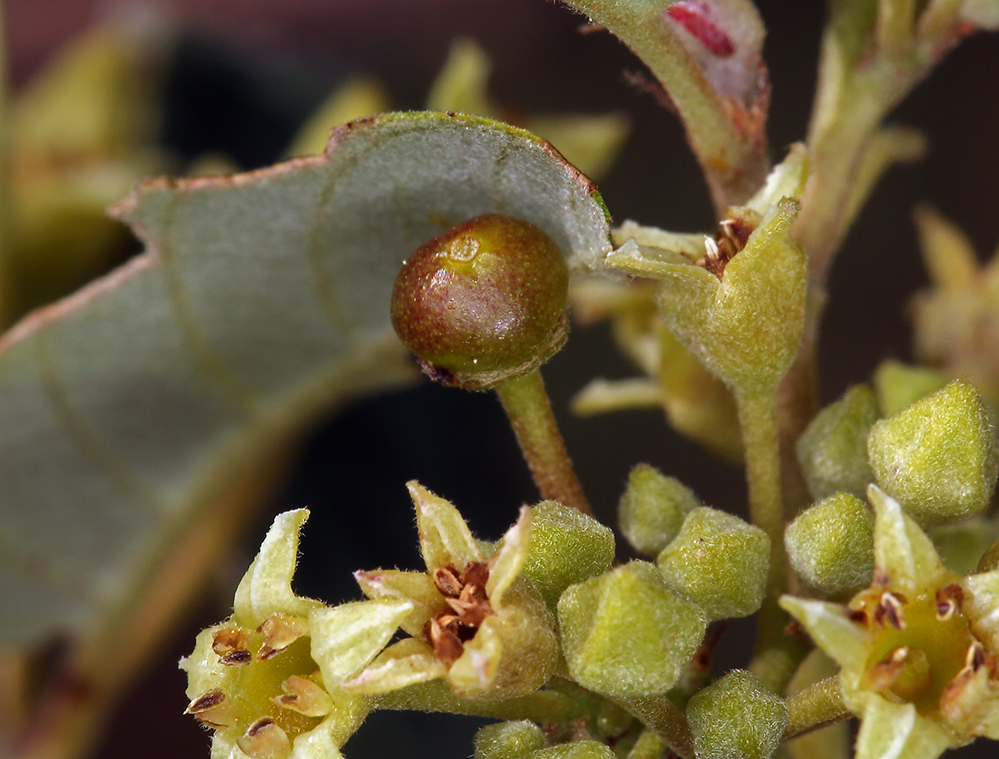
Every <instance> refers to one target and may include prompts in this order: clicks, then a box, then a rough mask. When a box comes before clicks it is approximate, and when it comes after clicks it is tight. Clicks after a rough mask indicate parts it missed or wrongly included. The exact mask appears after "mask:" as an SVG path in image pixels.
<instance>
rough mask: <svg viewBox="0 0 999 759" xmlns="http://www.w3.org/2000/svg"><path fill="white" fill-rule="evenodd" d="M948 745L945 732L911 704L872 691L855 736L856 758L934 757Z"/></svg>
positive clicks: (947, 736)
mask: <svg viewBox="0 0 999 759" xmlns="http://www.w3.org/2000/svg"><path fill="white" fill-rule="evenodd" d="M951 745H952V739H951V738H950V736H949V735H948V734H947V732H946V731H945V730H944V729H943V728H942V727H940V726H938V725H937V724H936V723H934V722H931V721H930V720H928V719H926V718H924V717H922V716H920V715H919V714H918V713H917V712H916V707H915V706H913V705H912V704H893V703H891V702H890V701H887V700H886V699H884V698H881V697H880V696H875V695H873V694H872V695H871V697H870V698H869V699H868V702H867V708H866V709H864V715H863V722H862V723H861V725H860V732H859V733H858V735H857V752H856V759H935V758H936V757H938V756H940V754H942V753H943V752H944V751H945V750H946V749H947V748H950V747H951Z"/></svg>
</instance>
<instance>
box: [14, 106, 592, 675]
mask: <svg viewBox="0 0 999 759" xmlns="http://www.w3.org/2000/svg"><path fill="white" fill-rule="evenodd" d="M485 212H500V213H505V214H510V215H513V216H519V217H522V218H525V219H528V220H530V221H531V222H533V223H535V224H537V225H538V226H540V227H542V228H544V229H545V230H546V231H547V232H548V233H549V234H550V235H551V236H552V237H553V238H554V239H555V240H556V241H557V242H558V243H559V245H560V246H561V248H562V249H563V251H565V252H566V254H567V255H568V256H569V257H570V262H571V264H572V265H574V266H575V267H576V268H587V267H599V266H602V260H603V257H604V255H605V254H606V253H607V252H608V251H609V250H610V249H611V243H610V229H609V219H608V217H607V212H606V209H605V207H604V205H603V203H602V201H601V200H600V197H599V195H598V194H597V192H596V189H595V188H594V186H593V185H592V183H590V182H589V180H587V179H586V178H585V177H584V176H582V175H581V174H580V173H579V172H578V171H577V170H575V169H574V168H573V167H572V166H571V165H569V164H568V163H566V162H565V161H564V160H563V159H562V158H561V157H560V156H559V155H558V154H557V153H556V152H555V151H554V150H553V149H552V148H551V146H550V145H548V143H546V142H544V141H543V140H541V139H540V138H538V137H535V136H534V135H532V134H530V133H528V132H525V131H523V130H520V129H515V128H513V127H510V126H508V125H505V124H502V123H500V122H496V121H492V120H488V119H482V118H475V117H467V116H454V115H449V114H442V113H402V114H387V115H384V116H379V117H374V118H370V119H364V120H361V121H357V122H354V123H352V124H348V125H346V126H343V127H339V128H338V129H337V130H336V131H335V132H334V136H333V138H332V139H331V141H330V144H329V146H328V148H327V151H326V153H325V155H323V156H317V157H311V158H304V159H297V160H293V161H289V162H287V163H283V164H279V165H277V166H275V167H273V168H270V169H265V170H262V171H258V172H252V173H248V174H242V175H237V176H233V177H227V178H210V179H194V180H169V179H158V180H152V181H149V182H146V183H144V184H142V185H140V186H139V187H138V188H137V189H136V190H135V191H134V192H133V193H132V194H131V195H130V196H129V197H128V198H127V199H126V200H125V201H123V202H122V203H121V204H119V205H118V206H117V207H116V208H115V209H113V213H114V214H115V215H116V216H117V217H118V218H120V219H123V220H124V221H126V222H128V223H129V224H131V225H132V226H133V228H134V229H135V230H136V232H137V233H138V234H139V236H140V237H141V238H142V240H143V241H144V242H145V244H146V247H147V250H146V252H145V253H144V254H142V255H140V256H138V257H137V258H135V259H134V260H133V261H132V262H131V263H129V264H128V265H126V266H124V267H122V268H121V269H119V270H117V271H116V272H114V273H112V274H111V275H109V276H108V277H106V278H104V279H102V280H100V281H98V282H96V283H94V284H93V285H91V286H90V287H88V288H86V289H85V290H83V291H81V292H80V293H78V294H77V295H75V296H74V297H72V298H70V299H68V300H66V301H63V302H61V303H58V304H56V305H55V306H52V307H50V308H48V309H46V310H43V311H41V312H38V313H37V314H34V315H33V316H31V317H29V318H28V319H26V320H25V321H23V322H22V323H21V324H20V325H19V326H18V327H16V328H15V329H14V330H13V331H12V332H11V333H10V334H9V335H8V336H7V337H6V339H5V340H4V341H3V342H2V343H0V478H2V481H3V483H4V487H3V489H2V491H0V608H2V609H3V615H2V618H3V625H2V630H3V633H2V639H0V641H2V643H4V644H6V645H14V646H22V645H27V644H33V643H38V642H39V641H40V640H42V639H43V638H44V637H45V636H48V635H53V634H66V635H69V636H70V637H71V638H73V639H75V640H76V641H77V642H79V643H80V646H79V648H78V649H76V650H78V651H79V652H80V654H79V655H80V657H81V660H80V662H77V664H78V666H80V667H82V668H83V669H85V670H86V669H94V670H97V669H100V670H101V671H102V676H104V675H105V674H106V672H105V670H106V669H108V668H110V669H114V668H115V667H121V666H126V665H124V664H123V663H122V662H124V661H125V660H128V659H129V656H127V655H124V654H122V653H121V652H122V650H123V647H124V648H129V649H131V648H134V647H135V646H139V648H141V647H142V645H151V641H150V639H151V638H155V634H156V631H157V630H158V629H162V628H161V627H157V626H156V625H157V624H161V625H162V624H165V623H166V621H167V620H168V619H169V617H170V613H171V610H173V609H175V607H176V605H179V604H180V603H182V602H183V601H184V600H185V599H186V598H187V597H189V595H190V591H191V589H192V588H193V587H194V585H195V583H196V582H197V580H198V578H199V577H201V576H202V575H203V574H204V572H205V571H206V568H207V567H208V566H210V565H211V563H212V562H213V560H214V559H215V558H216V556H217V555H219V546H220V544H221V543H223V542H224V541H225V539H226V537H227V536H229V535H231V534H232V533H233V531H234V529H235V528H236V527H237V526H238V525H239V524H241V523H242V522H244V521H245V519H244V518H243V517H242V516H241V513H242V511H241V510H242V504H243V503H245V501H246V500H247V498H246V497H245V496H246V494H247V493H253V492H254V491H255V489H253V488H251V489H249V490H248V491H247V492H246V493H244V492H243V491H242V490H241V486H243V485H245V483H246V482H247V478H248V477H250V476H251V475H256V474H259V473H260V472H261V471H264V470H266V469H268V468H269V467H273V466H274V464H275V462H276V461H277V460H278V459H277V458H276V457H275V454H274V452H275V451H277V450H280V447H281V446H282V444H283V443H285V442H287V441H288V439H289V437H290V436H292V435H294V434H295V433H296V432H297V431H298V430H300V429H301V428H302V427H304V426H305V425H306V424H307V423H308V422H309V421H310V418H311V417H313V416H314V415H316V414H317V413H320V412H325V411H327V410H328V409H329V408H331V407H333V406H335V405H337V404H338V403H341V402H343V400H344V399H345V398H347V397H348V396H353V395H356V394H357V393H359V392H362V391H373V390H377V389H381V388H385V387H388V386H391V385H394V384H398V383H400V382H402V381H404V380H407V379H409V378H410V377H411V376H412V369H411V367H410V364H409V362H408V361H407V360H405V358H404V351H403V349H402V347H401V345H400V344H399V342H398V340H397V339H396V337H395V335H394V333H393V332H392V329H391V326H390V321H389V296H390V292H391V288H392V283H393V280H394V278H395V274H396V271H397V269H398V267H399V265H400V264H401V262H402V261H403V259H404V258H405V257H406V256H407V255H408V254H409V253H410V252H411V251H412V250H414V249H415V248H416V247H417V246H418V245H419V244H420V243H422V242H424V241H425V240H427V239H429V238H431V237H433V236H435V235H436V234H438V233H440V232H441V231H443V230H444V229H446V228H448V227H449V226H451V225H453V224H455V223H457V222H460V221H462V220H464V219H467V218H469V217H472V216H475V215H478V214H481V213H485ZM400 485H401V483H400ZM258 497H259V496H258ZM227 504H228V505H227ZM54 526H57V528H56V529H53V527H54ZM171 561H173V562H174V565H173V566H174V567H175V568H176V569H179V570H180V571H176V572H175V573H174V574H173V575H172V576H171V577H170V578H169V581H168V585H169V590H170V593H169V594H168V595H166V596H158V597H157V598H156V600H155V603H156V608H157V610H158V612H161V613H162V614H161V616H160V617H158V619H160V620H161V622H158V623H154V622H152V621H151V620H145V621H144V622H145V626H144V627H142V634H143V636H146V638H145V639H143V643H142V644H140V643H138V642H137V641H136V640H135V639H134V638H131V637H129V636H130V635H132V634H133V633H134V631H135V629H136V628H133V627H132V625H137V622H138V620H137V618H136V615H137V614H138V609H139V608H140V606H141V601H142V600H143V599H146V598H149V593H151V592H152V589H153V588H154V587H156V582H157V581H158V580H161V579H163V578H162V577H161V574H160V573H161V572H162V571H163V569H164V568H165V567H166V566H167V565H168V562H171ZM161 590H162V587H161ZM140 638H141V636H140ZM112 652H117V654H116V656H114V657H112ZM112 661H113V662H114V666H111V664H110V662H112Z"/></svg>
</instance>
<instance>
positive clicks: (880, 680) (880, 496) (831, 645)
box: [781, 485, 999, 759]
mask: <svg viewBox="0 0 999 759" xmlns="http://www.w3.org/2000/svg"><path fill="white" fill-rule="evenodd" d="M868 499H869V500H870V502H871V503H872V504H873V506H874V511H875V526H874V557H875V573H874V583H873V585H871V587H869V588H867V589H866V590H863V591H861V592H860V593H858V594H857V595H856V596H855V597H854V598H853V599H852V600H851V601H850V602H849V603H848V604H847V605H846V606H841V605H838V604H832V603H827V602H823V601H816V600H812V599H804V598H794V597H791V596H785V597H784V598H782V599H781V605H782V606H783V607H784V609H786V610H787V611H788V612H789V613H790V614H791V615H793V616H794V617H795V618H796V619H797V620H798V621H799V622H800V623H801V624H802V625H803V626H804V627H805V629H806V630H807V631H808V632H809V634H811V636H812V637H813V638H814V639H815V642H816V643H817V644H818V646H819V647H820V648H821V649H823V650H824V651H825V652H826V653H827V654H829V656H831V657H832V658H833V659H835V660H836V661H837V662H838V663H839V665H840V667H841V671H840V686H841V689H842V692H843V699H844V702H845V703H846V706H847V707H848V708H849V709H850V711H852V712H853V713H854V714H856V715H857V716H859V717H860V718H861V720H862V724H861V728H860V732H859V734H858V736H857V752H856V756H857V759H895V758H896V757H905V759H934V757H937V756H939V755H940V754H941V753H942V752H943V751H944V750H946V749H948V748H954V747H957V746H961V745H964V744H965V743H968V742H970V741H972V740H973V739H974V738H975V737H977V736H985V737H988V738H993V739H999V667H997V663H996V652H997V651H999V648H997V644H999V570H995V571H990V572H983V573H980V574H974V575H971V576H969V577H966V578H961V577H959V576H958V575H956V574H954V573H953V572H951V571H950V570H948V569H946V568H945V567H944V566H943V564H942V562H941V561H940V558H939V556H938V555H937V552H936V549H935V548H934V547H933V544H932V543H931V542H930V539H929V538H928V537H927V536H926V534H925V533H924V532H923V531H922V530H921V529H920V527H919V526H918V525H917V524H916V523H915V522H914V521H913V520H912V519H911V518H910V517H909V516H907V515H906V514H905V513H904V512H903V511H902V508H901V507H900V506H899V504H898V503H897V502H896V501H895V500H893V499H892V498H890V497H889V496H887V495H885V494H884V493H883V492H882V491H881V490H880V489H878V488H877V487H876V486H874V485H872V486H871V487H870V488H869V490H868Z"/></svg>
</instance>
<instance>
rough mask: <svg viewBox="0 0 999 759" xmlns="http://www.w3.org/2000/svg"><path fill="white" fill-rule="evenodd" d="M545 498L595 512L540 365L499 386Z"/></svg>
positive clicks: (517, 434) (522, 447)
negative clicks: (566, 440) (565, 440)
mask: <svg viewBox="0 0 999 759" xmlns="http://www.w3.org/2000/svg"><path fill="white" fill-rule="evenodd" d="M496 394H497V395H498V396H499V399H500V402H501V403H502V404H503V410H504V411H506V415H507V417H508V418H509V419H510V425H511V426H512V427H513V431H514V434H515V435H516V436H517V442H518V443H519V444H520V450H521V451H523V452H524V458H525V459H527V465H528V466H529V467H530V469H531V475H532V476H533V477H534V483H535V484H536V485H537V486H538V490H540V491H541V496H542V498H547V499H550V500H553V501H558V502H559V503H561V504H562V505H563V506H572V507H574V508H577V509H579V510H580V511H581V512H583V513H584V514H589V515H590V516H593V510H592V509H591V508H590V504H589V502H588V501H587V500H586V496H585V495H583V486H582V485H581V484H580V482H579V477H577V476H576V470H575V469H574V468H573V466H572V461H571V460H570V459H569V454H568V452H567V451H566V449H565V442H564V441H563V440H562V434H561V433H560V432H559V430H558V423H557V422H556V421H555V415H554V414H553V413H552V406H551V403H550V402H549V400H548V393H547V392H546V391H545V383H544V380H542V379H541V372H540V371H539V370H538V369H534V370H533V371H530V372H528V373H527V374H524V375H522V376H520V377H514V378H513V379H508V380H504V381H503V382H501V383H499V384H498V385H497V386H496Z"/></svg>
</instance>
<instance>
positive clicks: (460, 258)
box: [392, 214, 569, 390]
mask: <svg viewBox="0 0 999 759" xmlns="http://www.w3.org/2000/svg"><path fill="white" fill-rule="evenodd" d="M568 295H569V269H568V266H567V264H566V260H565V256H564V255H563V254H562V251H561V250H560V249H559V247H558V245H556V243H555V241H554V240H552V238H551V237H549V236H548V234H547V233H546V232H545V231H544V230H542V229H540V228H539V227H536V226H534V225H533V224H530V223H529V222H526V221H522V220H521V219H515V218H513V217H510V216H503V215H500V214H485V215H483V216H476V217H475V218H474V219H469V220H468V221H466V222H463V223H462V224H459V225H458V226H456V227H454V228H452V229H450V230H448V231H447V232H445V233H444V234H442V235H440V236H438V237H435V238H434V239H433V240H431V241H430V242H428V243H426V244H424V245H423V246H421V247H420V248H419V249H418V250H417V251H416V252H415V253H414V254H413V255H412V256H410V257H409V259H408V260H407V261H406V262H405V263H404V264H403V266H402V269H401V270H400V272H399V275H398V276H397V277H396V281H395V288H394V289H393V291H392V326H393V327H395V331H396V333H397V334H398V335H399V337H400V338H401V339H402V341H403V343H405V344H406V347H407V348H409V349H410V350H411V351H412V352H413V353H414V354H415V355H416V357H417V358H418V359H419V360H420V364H421V366H422V367H423V369H424V371H425V372H426V373H427V374H428V375H430V377H431V378H433V379H435V380H437V381H439V382H442V383H443V384H447V385H458V386H460V387H464V388H467V389H470V390H484V389H487V388H489V387H492V386H493V385H495V384H496V383H497V382H500V381H502V380H504V379H508V378H510V377H515V376H517V375H520V374H524V373H526V372H528V371H530V370H532V369H534V368H536V367H537V366H538V365H540V364H541V363H542V362H543V361H545V360H546V359H547V358H549V357H550V356H551V355H552V354H554V353H555V352H556V351H558V349H559V348H561V347H562V345H563V344H564V342H565V339H566V336H567V334H568V318H567V314H566V302H567V299H568Z"/></svg>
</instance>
